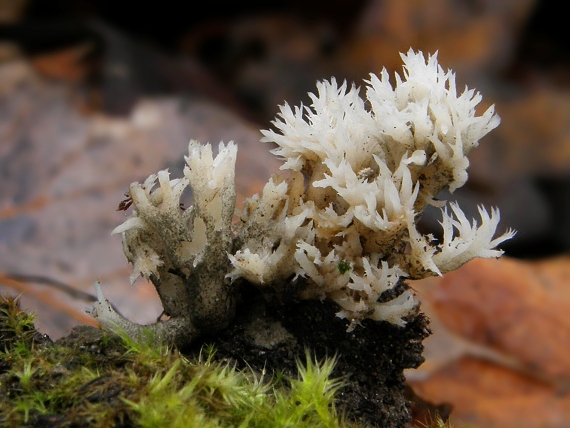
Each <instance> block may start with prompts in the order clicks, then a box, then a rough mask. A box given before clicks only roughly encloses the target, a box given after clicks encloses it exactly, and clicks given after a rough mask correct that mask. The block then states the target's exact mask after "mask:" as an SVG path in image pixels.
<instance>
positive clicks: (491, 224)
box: [93, 50, 514, 342]
mask: <svg viewBox="0 0 570 428" xmlns="http://www.w3.org/2000/svg"><path fill="white" fill-rule="evenodd" d="M402 59H403V62H404V72H403V75H402V76H400V75H398V74H396V76H395V84H394V85H392V84H391V83H390V78H389V75H388V73H387V72H386V71H385V70H384V71H383V72H382V73H381V74H380V75H379V76H376V75H371V76H370V79H369V80H367V81H366V88H365V90H364V91H361V90H360V89H359V88H357V87H355V86H351V87H348V86H347V85H346V84H342V85H340V86H339V85H338V84H337V82H336V81H335V80H334V79H333V80H331V81H329V82H326V81H325V82H320V83H319V84H318V86H317V88H318V93H317V94H316V95H315V94H311V95H310V96H311V100H312V104H311V105H310V106H308V107H304V106H300V107H295V108H291V107H290V106H289V105H287V104H285V105H283V106H282V107H281V111H280V114H279V117H278V119H276V120H275V121H274V122H273V125H274V127H275V129H274V130H267V131H262V132H263V134H264V138H263V140H262V141H265V142H272V143H275V144H276V145H277V148H276V149H274V150H273V153H274V154H275V155H277V156H279V157H280V158H282V159H283V161H284V163H283V165H282V167H281V169H282V170H287V171H286V173H285V174H283V176H280V175H277V176H274V177H272V178H271V179H270V180H269V182H268V183H267V184H266V185H265V187H264V189H263V192H262V193H261V195H255V196H253V197H251V198H249V199H247V200H246V202H245V204H244V207H243V209H242V210H241V211H240V212H237V214H238V217H239V219H238V221H237V223H236V222H233V219H234V212H235V187H234V166H235V159H236V153H237V147H236V145H235V144H233V143H231V142H230V143H229V144H227V145H224V144H223V143H221V144H220V146H219V150H218V153H217V155H216V156H214V155H213V152H212V148H211V146H210V145H209V144H207V145H200V144H199V143H198V142H196V141H191V142H190V146H189V155H188V156H187V157H186V163H187V165H186V168H185V169H184V176H183V177H182V178H176V179H170V177H169V174H168V172H167V171H161V172H159V173H158V174H153V175H151V176H150V177H149V178H148V179H147V180H146V181H145V182H144V183H143V184H139V183H133V184H132V185H131V187H130V192H129V196H130V198H132V205H133V207H134V210H133V214H132V216H131V217H130V218H129V219H128V220H127V221H126V222H125V223H123V224H122V225H121V226H119V227H117V228H116V229H115V231H114V232H115V233H122V234H123V243H124V250H125V254H126V256H127V258H128V260H129V261H130V262H131V263H132V264H133V266H134V273H133V276H132V277H131V280H132V281H134V280H135V279H136V277H137V276H138V275H142V276H144V277H146V278H148V279H150V280H151V281H152V282H153V284H154V285H155V286H156V288H157V291H158V293H159V295H160V297H161V300H162V303H163V307H164V310H165V313H166V314H167V315H169V316H170V317H171V318H170V320H169V321H168V322H166V323H158V324H157V325H155V326H154V327H152V328H154V329H157V331H159V332H161V333H162V334H164V335H165V336H166V337H167V338H170V339H173V340H174V341H175V342H185V341H188V340H192V339H193V338H194V337H196V336H198V335H200V334H203V333H211V332H215V331H216V330H219V329H221V328H224V327H225V326H226V325H227V324H228V323H230V322H231V320H232V317H233V313H234V306H235V299H236V288H235V284H236V283H238V282H239V281H237V280H238V279H239V278H242V279H243V280H246V281H248V282H249V283H250V284H252V285H254V286H256V287H258V288H259V289H261V290H265V291H267V290H277V291H275V292H276V293H279V292H280V291H279V290H285V291H286V292H291V293H295V295H296V297H297V298H301V299H330V300H332V301H334V302H335V303H336V304H337V305H338V307H339V311H338V313H337V315H338V316H340V317H342V318H347V319H348V320H349V324H348V328H349V329H352V328H354V326H355V325H357V324H358V323H360V322H361V321H362V320H363V319H366V318H370V319H373V320H377V321H382V320H384V321H388V322H390V323H393V324H397V325H403V324H405V317H406V316H407V315H409V314H410V313H411V312H413V311H414V308H415V307H416V302H415V301H414V298H413V295H412V292H411V291H410V290H409V288H408V287H407V286H406V285H405V283H404V282H403V280H404V279H406V278H407V279H410V280H414V279H420V278H424V277H426V276H430V275H441V274H444V273H445V272H449V271H451V270H453V269H456V268H457V267H459V266H460V265H462V264H463V263H465V262H467V261H469V260H471V259H472V258H474V257H498V256H500V255H501V254H502V252H501V251H500V250H497V249H495V248H496V247H497V245H499V244H500V243H501V242H503V241H504V240H506V239H509V238H510V237H512V235H513V233H514V232H512V231H508V232H507V233H505V234H503V235H502V236H500V237H494V235H495V231H496V227H497V224H498V222H499V213H498V211H497V210H495V209H493V210H491V212H490V213H488V212H487V211H486V210H485V209H484V208H482V207H481V208H480V209H479V213H480V216H481V223H480V224H478V223H477V222H475V221H469V220H468V219H467V218H466V216H465V215H464V214H463V212H462V211H461V209H460V208H459V206H458V205H457V204H453V203H452V204H450V207H451V210H449V209H448V208H447V207H445V203H443V202H441V201H437V200H436V199H435V198H436V195H438V193H440V192H441V191H442V190H446V189H447V190H450V191H451V192H453V191H454V190H455V189H457V188H458V187H460V186H462V185H463V184H465V182H466V180H467V171H466V170H467V167H468V166H469V161H468V159H467V155H468V154H469V152H470V151H471V150H472V149H473V148H475V147H476V146H477V145H478V142H479V140H480V139H481V138H482V137H483V136H485V135H486V134H487V133H488V132H489V131H491V130H492V129H494V128H495V127H496V126H497V125H498V124H499V117H498V116H497V115H495V114H494V109H493V107H491V108H489V109H488V110H487V111H486V112H484V113H483V114H482V115H480V116H477V115H476V106H477V105H478V104H479V102H480V101H481V96H480V95H479V94H478V93H476V92H475V91H473V90H469V89H467V88H466V89H465V90H464V91H463V92H462V93H461V94H460V95H458V92H457V89H456V86H455V75H454V74H453V73H452V72H451V71H444V70H443V69H442V67H441V66H440V65H439V64H438V62H437V57H436V55H433V56H429V57H428V58H427V59H426V58H425V57H424V55H423V54H422V53H416V52H414V51H412V50H410V51H409V52H408V53H407V54H403V55H402ZM361 92H363V93H364V94H365V98H362V97H361ZM157 181H158V184H159V185H158V187H155V185H156V182H157ZM187 186H190V187H191V188H192V192H193V200H194V204H193V206H192V207H190V208H188V209H186V210H183V209H182V208H181V207H180V196H181V194H182V192H183V191H184V189H185V188H186V187H187ZM427 205H436V206H440V207H442V220H441V226H442V228H443V235H442V236H443V237H442V239H441V240H439V241H438V240H435V239H434V237H433V236H431V235H423V234H422V233H420V232H419V231H418V229H417V227H416V225H417V221H418V219H419V216H420V214H421V212H422V211H423V209H424V208H425V207H426V206H427ZM93 314H94V315H95V316H96V317H97V318H98V319H100V321H101V322H102V323H103V324H105V323H107V324H112V323H116V324H119V325H121V326H122V327H123V328H125V329H127V330H128V331H131V332H133V331H134V330H136V329H138V328H139V327H137V326H135V325H134V324H131V323H129V322H128V321H126V320H124V319H122V318H121V317H119V316H118V315H117V314H116V313H114V311H113V310H112V308H111V306H110V305H109V304H108V302H106V301H105V299H104V298H103V297H101V298H100V302H99V303H98V304H96V306H95V308H94V310H93ZM168 323H170V324H168ZM160 324H163V325H162V326H161V325H160ZM169 325H170V326H169ZM182 331H183V332H184V333H181V332H182Z"/></svg>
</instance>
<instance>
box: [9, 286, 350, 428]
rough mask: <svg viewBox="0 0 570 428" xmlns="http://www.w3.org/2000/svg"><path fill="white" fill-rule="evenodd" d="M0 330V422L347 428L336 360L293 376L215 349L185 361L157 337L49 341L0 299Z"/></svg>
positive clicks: (84, 330)
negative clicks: (232, 360) (246, 364)
mask: <svg viewBox="0 0 570 428" xmlns="http://www.w3.org/2000/svg"><path fill="white" fill-rule="evenodd" d="M0 331H1V334H2V336H0V426H6V427H20V426H25V425H27V424H28V425H32V426H37V425H42V424H44V425H48V423H49V424H51V425H56V426H62V427H66V426H82V427H103V426H104V427H112V426H122V427H131V426H132V427H164V426H168V427H173V428H176V427H188V426H200V427H204V428H207V427H260V428H261V427H345V426H349V424H348V423H347V422H346V421H345V419H344V417H343V416H342V415H341V414H339V412H338V411H337V409H336V407H335V404H334V401H335V394H336V392H337V391H338V390H339V389H340V388H341V386H342V382H340V381H338V380H334V379H331V373H332V369H333V366H334V359H326V360H324V361H320V362H319V361H315V360H313V359H312V358H311V357H310V356H309V355H308V354H307V358H306V361H305V362H304V363H302V364H301V363H300V362H299V375H298V378H295V379H289V378H286V377H284V376H283V375H282V374H281V375H278V376H275V377H273V376H269V374H268V373H254V372H253V371H252V370H246V371H244V370H237V369H236V368H235V367H234V366H233V365H231V364H228V363H220V362H217V361H216V360H215V358H214V353H215V351H214V349H212V348H207V349H206V348H205V349H203V350H202V352H201V353H200V356H199V357H198V358H196V359H194V360H188V359H187V358H185V357H184V356H183V355H181V354H180V353H179V352H178V351H177V350H176V349H172V348H168V347H166V346H160V345H156V340H155V338H152V337H148V338H141V340H138V341H134V340H133V339H131V338H129V337H128V336H127V335H126V334H121V333H119V335H114V334H112V333H109V332H104V331H102V330H98V329H94V328H91V327H80V328H76V329H75V330H74V331H73V332H72V334H71V335H69V336H68V337H66V338H64V339H62V340H60V341H58V342H56V343H55V344H54V343H52V342H51V341H49V340H48V339H47V338H45V337H43V336H41V335H39V333H37V331H36V330H35V329H34V327H33V317H32V316H30V315H29V314H26V313H25V312H23V311H21V310H20V309H19V307H18V304H17V300H14V299H10V298H2V297H0ZM51 425H50V426H51Z"/></svg>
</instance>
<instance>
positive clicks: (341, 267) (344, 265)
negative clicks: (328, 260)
mask: <svg viewBox="0 0 570 428" xmlns="http://www.w3.org/2000/svg"><path fill="white" fill-rule="evenodd" d="M336 267H337V268H338V271H339V272H340V273H341V274H342V275H344V274H345V273H347V272H348V271H349V270H351V269H352V266H351V265H350V263H349V262H347V261H346V260H341V261H340V262H338V264H337V265H336Z"/></svg>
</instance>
